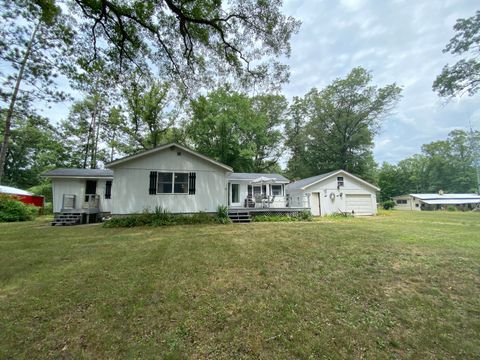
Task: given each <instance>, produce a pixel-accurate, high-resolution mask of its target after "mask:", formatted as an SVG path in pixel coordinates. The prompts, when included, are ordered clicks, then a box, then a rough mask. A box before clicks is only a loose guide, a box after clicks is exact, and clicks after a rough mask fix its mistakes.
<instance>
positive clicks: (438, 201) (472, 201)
mask: <svg viewBox="0 0 480 360" xmlns="http://www.w3.org/2000/svg"><path fill="white" fill-rule="evenodd" d="M421 201H422V202H424V203H425V204H429V205H462V204H480V197H479V198H478V199H434V200H421Z"/></svg>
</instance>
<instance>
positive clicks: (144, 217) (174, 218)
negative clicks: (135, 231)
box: [103, 207, 228, 228]
mask: <svg viewBox="0 0 480 360" xmlns="http://www.w3.org/2000/svg"><path fill="white" fill-rule="evenodd" d="M218 222H220V223H228V222H221V221H220V220H219V219H217V217H215V216H212V215H211V214H207V213H205V212H198V213H195V214H191V215H190V214H189V215H182V214H172V213H171V212H169V211H168V210H166V209H163V208H162V207H156V208H155V210H154V211H153V212H148V211H145V212H143V213H142V214H136V215H128V216H119V217H113V218H111V219H110V220H107V221H106V222H104V223H103V226H104V227H106V228H117V227H136V226H168V225H194V224H214V223H218Z"/></svg>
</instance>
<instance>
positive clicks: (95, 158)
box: [92, 114, 102, 169]
mask: <svg viewBox="0 0 480 360" xmlns="http://www.w3.org/2000/svg"><path fill="white" fill-rule="evenodd" d="M98 117H99V119H98V121H97V135H96V137H95V146H94V149H95V156H94V158H93V166H92V168H93V169H96V168H97V155H98V138H99V135H100V119H101V118H102V116H101V114H99V115H98Z"/></svg>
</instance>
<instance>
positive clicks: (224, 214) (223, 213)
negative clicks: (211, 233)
mask: <svg viewBox="0 0 480 360" xmlns="http://www.w3.org/2000/svg"><path fill="white" fill-rule="evenodd" d="M215 220H216V221H217V222H218V223H219V224H230V223H231V222H232V220H231V219H230V218H229V217H228V207H227V206H225V205H218V207H217V216H216V217H215Z"/></svg>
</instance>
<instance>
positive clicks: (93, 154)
mask: <svg viewBox="0 0 480 360" xmlns="http://www.w3.org/2000/svg"><path fill="white" fill-rule="evenodd" d="M92 115H93V116H92V127H91V132H92V155H91V157H90V169H94V168H95V167H94V165H95V164H94V162H95V138H96V136H95V130H96V129H95V127H96V126H97V123H96V120H97V119H96V117H97V111H96V109H94V110H93V114H92Z"/></svg>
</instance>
